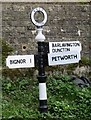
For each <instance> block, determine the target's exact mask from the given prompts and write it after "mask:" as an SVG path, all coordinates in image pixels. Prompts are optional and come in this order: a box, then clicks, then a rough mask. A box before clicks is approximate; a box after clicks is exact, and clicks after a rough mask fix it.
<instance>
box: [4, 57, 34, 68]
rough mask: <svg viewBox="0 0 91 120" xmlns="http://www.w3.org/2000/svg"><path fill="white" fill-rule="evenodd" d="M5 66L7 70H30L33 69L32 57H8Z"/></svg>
mask: <svg viewBox="0 0 91 120" xmlns="http://www.w3.org/2000/svg"><path fill="white" fill-rule="evenodd" d="M6 66H8V67H9V68H30V67H34V55H14V56H8V57H7V59H6Z"/></svg>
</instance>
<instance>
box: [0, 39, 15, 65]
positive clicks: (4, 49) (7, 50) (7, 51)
mask: <svg viewBox="0 0 91 120" xmlns="http://www.w3.org/2000/svg"><path fill="white" fill-rule="evenodd" d="M0 41H1V40H0ZM11 52H13V48H12V47H11V46H10V45H9V44H8V43H7V42H6V41H4V40H2V65H3V66H5V62H6V58H7V56H8V55H9V54H10V53H11Z"/></svg>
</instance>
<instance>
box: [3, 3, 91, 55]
mask: <svg viewBox="0 0 91 120" xmlns="http://www.w3.org/2000/svg"><path fill="white" fill-rule="evenodd" d="M36 7H42V8H44V9H45V10H46V12H47V14H48V21H47V23H46V25H45V26H44V31H43V33H44V35H45V36H46V40H45V41H46V42H47V41H54V42H55V41H74V40H78V41H81V43H82V56H83V55H84V56H89V51H90V50H89V49H91V44H90V45H89V43H90V41H89V40H90V38H91V37H90V25H91V22H90V12H91V11H90V5H89V3H61V2H59V3H51V2H50V3H17V2H16V3H11V2H10V3H2V38H3V40H6V41H7V42H8V43H10V44H11V45H12V47H13V48H14V54H26V53H27V54H32V53H33V54H34V53H35V52H36V51H37V44H36V43H37V42H36V41H35V36H36V28H35V26H34V25H33V23H32V22H31V19H30V13H31V11H32V10H33V9H34V8H36ZM89 46H90V47H89ZM24 47H26V48H25V49H24Z"/></svg>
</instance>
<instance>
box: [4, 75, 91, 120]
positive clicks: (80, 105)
mask: <svg viewBox="0 0 91 120" xmlns="http://www.w3.org/2000/svg"><path fill="white" fill-rule="evenodd" d="M47 94H48V112H47V113H40V112H39V111H38V81H37V80H33V79H29V78H23V77H22V78H19V79H17V80H16V81H11V80H10V79H9V78H8V79H7V80H6V79H5V78H4V77H3V104H2V105H3V111H2V113H3V118H6V119H8V118H12V119H14V118H15V119H16V118H18V119H20V118H22V119H24V120H26V119H27V118H29V119H33V118H34V119H40V120H42V119H50V118H56V119H59V120H61V119H62V120H77V119H78V120H90V119H91V88H89V87H84V88H80V87H77V86H75V85H74V84H73V83H72V81H71V79H70V77H69V76H67V75H61V76H60V75H57V76H56V75H54V76H50V77H48V78H47Z"/></svg>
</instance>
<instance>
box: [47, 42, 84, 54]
mask: <svg viewBox="0 0 91 120" xmlns="http://www.w3.org/2000/svg"><path fill="white" fill-rule="evenodd" d="M81 49H82V48H81V43H80V42H79V41H65V42H49V53H60V52H69V51H81Z"/></svg>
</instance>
